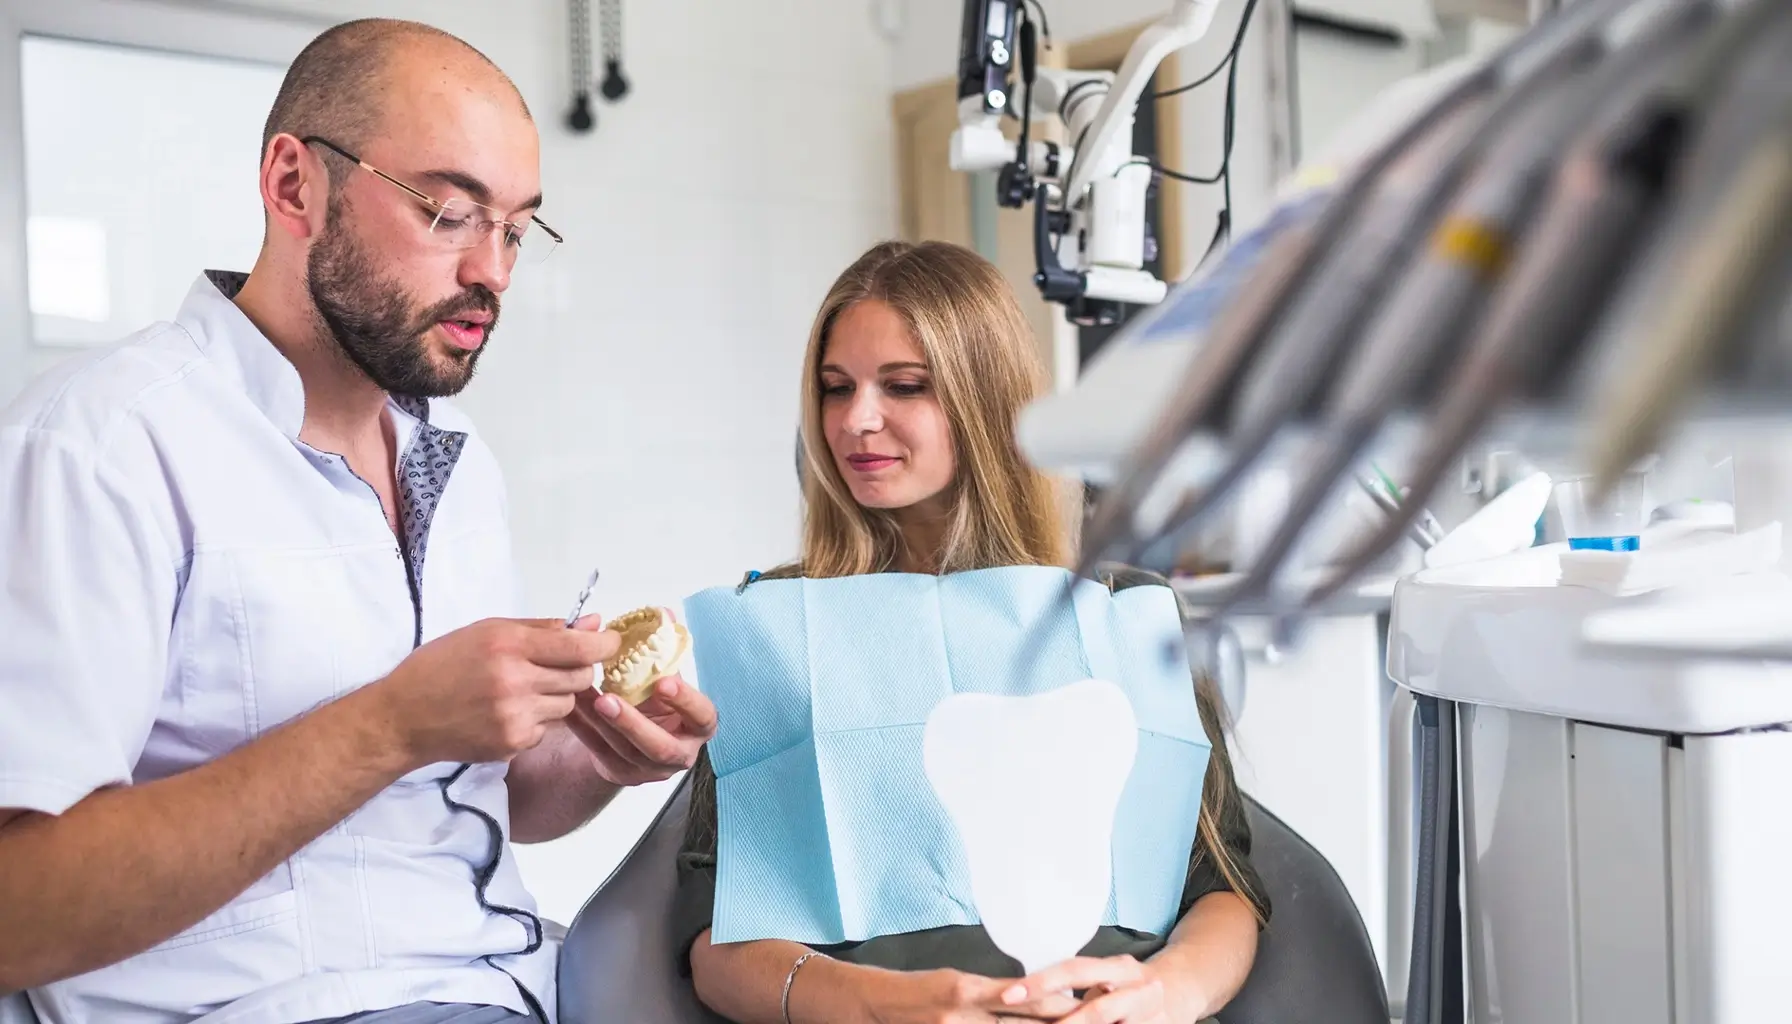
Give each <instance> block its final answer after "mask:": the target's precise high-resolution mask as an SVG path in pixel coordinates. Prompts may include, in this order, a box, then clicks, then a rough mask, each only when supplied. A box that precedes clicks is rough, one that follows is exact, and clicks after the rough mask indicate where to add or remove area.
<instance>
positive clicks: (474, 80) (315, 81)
mask: <svg viewBox="0 0 1792 1024" xmlns="http://www.w3.org/2000/svg"><path fill="white" fill-rule="evenodd" d="M424 69H429V70H433V71H436V72H440V71H450V72H453V73H455V74H457V75H460V76H464V77H465V80H466V82H467V84H468V85H470V86H472V87H475V88H480V89H484V90H489V91H492V92H496V93H500V94H502V95H503V96H504V97H505V98H506V99H508V100H513V101H514V102H515V103H516V106H517V108H518V109H520V110H521V111H522V113H523V116H524V117H528V113H529V108H528V106H527V105H526V104H525V103H524V102H523V97H522V94H521V93H520V92H518V91H517V88H516V85H515V84H514V83H512V82H511V81H510V79H509V78H508V77H507V76H506V75H505V74H504V72H502V71H500V70H499V69H498V66H497V65H496V64H493V63H492V62H491V60H490V59H489V58H487V57H486V56H485V54H483V53H480V52H479V51H478V50H475V49H474V48H473V47H471V46H468V45H467V44H466V43H465V42H463V41H461V40H460V39H459V38H457V37H455V36H452V35H450V34H448V33H447V32H443V31H442V30H441V29H438V28H434V27H431V26H429V25H424V24H421V23H419V22H414V21H398V20H393V19H387V18H366V19H363V20H360V21H350V22H345V23H343V24H341V25H337V26H336V27H335V28H332V29H330V30H328V31H326V32H324V33H323V34H322V35H320V36H318V37H317V38H316V39H313V40H312V41H311V43H310V44H309V45H307V46H306V47H305V49H304V50H303V51H302V52H300V54H299V56H298V58H297V59H295V60H294V61H293V62H292V67H290V68H288V69H287V72H286V79H285V80H284V81H283V82H281V84H280V93H279V95H277V96H276V97H275V98H274V107H273V109H272V110H271V111H269V113H268V120H267V125H266V126H265V127H264V128H263V129H262V133H261V148H262V152H263V153H265V152H267V147H268V143H269V141H271V140H272V139H273V138H274V136H276V135H279V134H281V133H283V132H284V133H287V134H291V135H296V136H299V137H300V138H303V137H305V136H307V135H321V136H323V137H324V138H327V139H329V140H330V141H332V142H335V143H337V144H338V145H341V146H345V147H348V148H349V149H351V150H356V149H358V148H359V147H362V146H364V145H365V144H366V140H367V139H369V138H370V137H372V136H373V135H375V134H376V133H378V132H379V131H380V128H381V124H382V122H383V120H384V118H385V116H386V115H387V114H388V113H390V112H391V110H392V108H393V106H394V105H395V102H397V103H402V102H403V100H404V99H406V97H404V96H403V95H402V94H403V93H404V91H405V86H406V85H408V84H409V80H412V79H414V78H415V77H416V75H417V73H418V72H421V71H423V70H424Z"/></svg>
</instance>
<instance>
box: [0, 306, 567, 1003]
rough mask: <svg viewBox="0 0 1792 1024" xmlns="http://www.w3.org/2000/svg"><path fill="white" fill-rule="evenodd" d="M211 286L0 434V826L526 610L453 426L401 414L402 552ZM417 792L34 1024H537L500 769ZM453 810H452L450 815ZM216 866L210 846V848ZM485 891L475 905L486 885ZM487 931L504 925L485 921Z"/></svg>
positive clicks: (141, 777) (68, 995)
mask: <svg viewBox="0 0 1792 1024" xmlns="http://www.w3.org/2000/svg"><path fill="white" fill-rule="evenodd" d="M243 280H244V278H243V277H242V275H234V274H220V273H215V272H214V273H209V274H207V275H205V276H204V277H202V278H201V279H200V280H199V281H198V282H197V283H196V284H195V285H194V287H193V289H192V291H191V293H190V294H189V295H188V297H187V299H186V302H185V303H184V304H183V305H182V307H181V310H180V314H179V316H178V317H177V318H176V319H175V321H174V322H173V323H162V324H157V325H155V326H153V327H150V328H149V329H147V330H145V331H142V332H141V333H139V334H137V335H135V336H133V337H131V338H129V339H127V340H126V341H124V342H122V343H120V344H119V345H117V346H114V347H111V348H109V349H106V350H104V351H101V352H98V353H95V354H93V355H91V356H89V357H85V358H78V359H76V360H73V361H71V362H70V363H68V364H66V365H64V366H62V367H60V368H58V369H57V370H54V371H52V372H51V373H50V374H48V375H47V376H46V377H44V378H42V379H40V380H38V381H36V382H34V383H33V385H32V386H31V387H30V388H29V389H28V390H27V391H26V393H25V394H24V395H23V396H21V397H20V398H19V399H18V401H16V402H15V403H14V404H13V405H12V406H11V407H10V408H8V409H7V410H5V411H4V413H0V636H3V637H4V642H3V643H0V808H3V807H10V808H24V809H28V810H33V811H40V812H43V813H47V814H59V813H61V812H63V811H65V810H67V809H68V808H69V807H70V806H71V805H73V804H74V803H76V802H77V801H79V800H81V799H82V798H83V797H85V796H87V795H88V794H89V793H92V792H93V791H94V790H96V789H98V788H100V787H104V786H113V785H128V784H134V783H147V782H151V781H153V780H156V779H161V778H165V777H167V776H170V775H173V774H175V773H177V772H181V771H184V770H186V769H189V768H192V767H194V766H196V765H199V764H201V763H203V762H205V761H208V760H210V759H212V758H216V757H218V756H220V755H223V754H225V753H228V752H229V751H230V750H232V749H233V748H235V747H237V746H239V745H241V744H243V743H247V742H250V741H253V740H254V739H256V738H257V737H259V736H261V735H262V734H264V733H266V732H267V731H268V730H270V729H273V728H275V727H276V726H278V725H280V724H281V723H282V722H286V721H288V720H290V719H292V718H294V717H295V716H298V715H302V714H304V713H305V712H307V711H309V710H311V709H313V708H316V707H317V706H319V705H321V704H324V703H326V702H328V701H331V700H334V699H336V698H338V697H341V696H343V695H344V694H346V693H349V692H351V691H353V690H354V689H356V688H357V687H360V686H363V685H365V684H367V683H369V682H372V681H374V680H376V679H378V678H380V677H381V676H382V675H384V674H386V673H387V672H389V671H390V670H391V669H392V668H393V667H394V666H396V665H397V664H398V663H399V661H400V660H402V659H403V658H404V657H405V656H406V655H408V654H409V653H410V652H411V650H412V649H413V647H414V646H415V645H416V644H418V643H421V642H424V641H427V640H429V639H430V638H433V637H436V636H439V635H440V634H442V633H446V632H448V631H450V630H453V629H455V628H457V627H460V626H464V625H466V624H468V623H470V622H473V621H475V620H477V619H481V618H485V617H487V616H492V615H514V614H516V613H517V604H518V601H517V590H518V588H517V586H516V578H515V573H514V568H513V563H512V559H511V553H510V547H509V537H508V526H507V521H506V509H505V499H504V492H503V482H502V480H501V478H500V475H499V472H498V466H497V463H496V461H495V460H494V459H493V457H492V454H491V452H490V451H489V450H488V449H487V448H486V447H485V446H484V445H483V444H481V443H480V442H479V441H478V439H477V438H475V437H474V435H473V433H472V431H471V429H470V427H469V425H468V424H467V423H466V422H465V421H464V420H463V419H462V418H461V417H460V416H459V415H458V414H456V413H455V411H454V410H453V409H452V408H450V407H449V406H447V405H446V404H445V403H442V402H439V401H435V402H421V401H395V402H393V403H391V405H390V407H389V410H388V411H389V414H390V416H391V417H392V419H393V422H394V424H395V425H396V427H397V433H398V438H399V451H400V453H401V454H400V456H399V467H398V468H399V481H400V499H401V500H400V505H401V509H400V511H401V512H402V515H403V526H404V530H403V533H404V540H403V541H402V542H401V541H399V540H398V539H397V538H396V537H395V536H394V534H393V532H392V530H391V529H390V528H389V527H388V525H387V523H386V519H385V517H384V515H383V514H382V512H381V508H380V504H379V500H378V498H377V497H376V496H375V494H374V492H373V489H372V488H371V487H369V486H368V485H367V484H366V483H365V482H364V481H362V480H361V479H360V478H359V477H357V476H356V475H355V474H354V473H352V472H351V471H350V470H349V468H348V465H347V463H346V462H345V461H344V460H343V459H342V458H340V457H339V456H336V455H333V454H330V453H328V452H323V451H318V450H315V449H312V448H311V447H309V446H307V445H306V444H304V443H303V442H301V441H300V440H299V439H298V435H299V426H300V423H301V422H302V420H303V419H304V392H303V389H302V388H301V385H300V381H299V376H298V373H297V372H296V371H295V370H294V369H293V366H292V364H291V363H289V362H288V361H287V360H286V359H285V358H284V357H283V356H282V355H281V354H280V352H279V351H278V350H277V349H275V348H274V346H273V345H272V344H271V343H270V342H269V341H268V340H267V338H266V337H265V336H263V335H262V334H261V332H260V331H258V330H257V329H256V328H255V326H254V325H253V324H251V323H250V322H249V320H248V318H246V317H245V316H244V315H243V314H242V312H241V311H240V310H239V309H238V308H237V307H236V305H235V304H234V303H233V302H232V301H231V296H233V295H234V294H235V292H236V290H237V289H239V288H240V287H241V286H242V281H243ZM461 767H462V766H460V765H455V764H437V765H432V766H430V767H427V768H424V769H422V770H419V771H416V772H413V773H412V774H410V775H408V776H406V777H405V778H403V779H401V780H399V781H398V782H397V783H396V784H395V785H393V786H391V787H390V788H389V789H387V790H386V791H384V792H383V793H381V794H380V795H379V796H377V797H376V798H374V799H373V800H372V801H371V802H370V803H368V804H367V805H366V806H365V807H363V808H361V809H360V810H359V811H357V812H355V813H354V814H352V815H350V816H349V818H348V819H347V820H345V821H343V822H341V823H340V824H338V825H337V826H336V827H334V828H332V829H330V830H329V831H328V832H326V833H324V835H322V836H321V837H319V838H318V839H317V840H316V841H315V842H313V843H311V844H310V845H308V846H306V847H305V848H304V849H303V850H301V851H300V852H299V853H298V854H297V855H296V856H294V857H293V858H292V859H290V860H288V861H286V862H285V863H283V864H281V865H280V866H279V867H277V868H275V869H274V871H273V872H272V873H271V874H269V875H268V876H267V877H265V878H262V879H260V880H259V881H257V882H255V883H254V884H253V885H251V886H250V887H249V889H248V890H247V891H246V892H244V893H242V894H241V895H240V896H238V897H237V898H236V899H235V900H233V901H231V903H230V904H229V905H228V906H226V907H224V908H223V909H222V910H219V911H218V912H217V913H215V914H212V915H211V916H209V917H207V918H206V919H205V920H203V921H201V922H199V923H198V924H197V925H195V926H193V927H192V928H189V929H187V930H186V931H184V932H182V933H181V934H179V935H176V936H174V937H173V938H170V939H168V940H167V941H165V942H163V943H161V944H160V945H158V946H156V947H155V948H153V949H151V950H149V951H147V952H145V953H142V954H140V955H138V956H135V957H132V958H130V959H129V960H126V961H124V962H122V963H119V964H116V965H113V966H111V967H106V968H103V969H101V970H98V971H94V972H93V973H90V974H87V975H84V976H81V977H77V978H72V979H69V980H66V981H61V982H57V983H55V984H52V985H48V986H45V987H44V988H42V989H39V990H37V991H34V992H32V993H31V996H32V999H33V1001H34V1003H35V1005H36V1006H37V1008H38V1012H39V1013H40V1014H41V1015H42V1016H43V1017H44V1018H45V1019H46V1022H47V1024H64V1022H74V1021H101V1020H103V1021H108V1022H114V1024H138V1022H142V1024H150V1022H157V1024H161V1022H170V1021H190V1020H194V1019H196V1018H202V1019H203V1020H204V1021H205V1022H207V1024H224V1022H291V1021H305V1020H312V1019H316V1018H321V1017H332V1016H342V1015H347V1014H352V1013H356V1012H359V1011H363V1010H370V1009H379V1008H385V1007H390V1006H395V1005H400V1004H403V1003H407V1002H413V1001H421V1000H428V1001H439V1002H466V1003H480V1004H487V1005H502V1006H508V1007H510V1008H512V1009H516V1010H519V1011H522V1010H525V1008H526V1005H527V1004H526V1000H525V999H524V997H523V995H522V993H521V992H520V991H519V988H518V986H519V984H520V985H522V986H526V987H527V989H528V990H529V992H530V993H531V994H532V995H533V996H534V998H535V999H536V1000H538V1001H539V1002H540V1004H541V1005H542V1007H543V1008H544V1009H545V1010H546V1012H547V1013H549V1014H552V1013H553V1012H554V958H555V952H556V950H555V947H554V945H553V944H552V943H551V942H548V943H544V944H540V948H539V949H537V950H536V951H535V952H533V953H530V954H521V955H519V953H520V951H523V950H525V949H527V948H528V947H529V946H531V945H532V944H535V943H538V942H539V939H538V935H539V922H538V921H536V919H535V918H534V916H533V912H534V909H535V905H534V903H533V902H532V900H531V899H530V897H529V894H528V893H527V892H526V891H525V890H524V888H523V886H522V883H521V880H520V878H519V876H518V873H517V869H516V861H515V858H514V856H513V855H512V854H511V852H510V851H509V850H508V848H507V844H506V839H507V837H508V834H509V801H508V791H507V789H506V786H505V766H504V765H501V764H489V765H474V766H472V767H471V768H469V769H466V770H465V771H464V772H463V773H462V774H460V775H459V776H458V777H457V776H456V774H455V773H456V771H457V769H460V768H461ZM457 805H458V806H457ZM206 838H207V839H208V840H209V841H216V839H217V837H206ZM486 874H490V880H489V882H488V883H487V884H486V885H485V886H484V888H483V889H481V888H480V886H479V882H480V880H481V878H482V876H484V875H486ZM494 908H495V909H494Z"/></svg>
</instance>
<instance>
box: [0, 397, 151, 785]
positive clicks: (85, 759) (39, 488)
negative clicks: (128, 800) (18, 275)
mask: <svg viewBox="0 0 1792 1024" xmlns="http://www.w3.org/2000/svg"><path fill="white" fill-rule="evenodd" d="M132 490H133V489H132V487H130V486H128V485H127V484H126V483H125V481H124V479H123V478H122V476H121V475H120V474H119V473H117V472H116V471H115V470H112V469H109V468H108V467H107V466H105V465H103V464H101V463H100V462H98V461H96V458H95V456H94V454H93V453H92V451H91V450H90V449H89V448H88V447H87V446H86V445H84V444H82V443H80V442H78V441H76V440H73V439H71V438H69V437H66V436H62V435H59V434H57V433H55V432H52V431H48V430H43V429H35V428H30V427H22V426H10V427H7V428H4V429H0V637H4V642H0V808H9V809H15V810H31V811H41V812H43V813H47V814H60V813H62V812H63V811H65V810H67V809H68V808H69V807H70V806H72V805H74V804H75V803H77V802H79V801H80V800H81V799H82V798H84V797H86V796H87V795H88V794H89V793H92V792H93V791H94V790H96V789H99V788H102V787H105V786H108V785H113V784H120V783H129V782H130V781H131V776H132V771H133V769H134V767H135V765H136V763H137V760H138V758H139V756H140V755H141V753H142V751H143V747H144V744H145V742H146V740H147V738H148V735H149V730H150V728H151V726H152V725H153V723H154V721H155V715H156V709H157V707H158V705H159V703H160V700H161V695H162V690H163V686H164V683H165V680H166V678H167V675H168V668H167V654H168V644H169V631H170V629H171V624H172V621H173V616H174V603H175V600H176V594H177V591H178V571H179V569H180V566H179V564H178V557H179V556H178V554H177V553H176V552H175V551H173V550H171V549H172V548H174V545H173V544H172V542H171V541H170V540H169V539H168V537H167V535H166V531H165V530H164V529H162V528H161V527H160V526H159V525H157V521H158V519H159V517H158V516H156V515H154V514H153V513H152V512H151V511H150V510H149V509H148V508H146V507H145V502H143V501H142V500H141V498H140V496H138V495H134V494H133V493H132ZM150 504H153V503H150Z"/></svg>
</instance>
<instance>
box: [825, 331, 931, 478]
mask: <svg viewBox="0 0 1792 1024" xmlns="http://www.w3.org/2000/svg"><path fill="white" fill-rule="evenodd" d="M821 426H822V431H823V433H825V434H826V436H827V442H828V448H829V450H830V451H832V452H833V455H834V465H835V466H837V467H838V468H839V470H840V476H841V477H842V478H843V479H845V481H846V485H847V486H848V487H849V488H851V489H852V496H853V500H855V501H857V502H858V503H859V504H860V505H863V506H865V507H867V508H881V509H890V510H896V509H909V508H914V507H916V506H920V505H924V504H929V503H933V504H937V501H936V499H938V498H940V497H941V496H942V495H943V494H944V493H945V491H946V489H947V487H948V486H950V485H951V483H952V475H953V473H954V472H956V470H957V465H956V460H955V459H954V457H953V454H952V432H951V429H950V428H949V427H948V425H947V423H946V413H945V410H944V409H942V408H940V402H939V396H938V395H937V394H936V393H935V391H934V387H933V374H932V373H931V371H929V370H928V368H927V362H926V360H925V359H924V358H923V357H922V354H921V347H920V346H919V345H917V344H916V343H915V340H914V339H913V338H911V337H910V336H909V331H908V325H907V324H905V323H903V321H902V318H901V317H899V316H897V315H896V312H895V310H892V309H891V308H890V307H889V306H887V305H885V304H884V303H882V302H879V301H878V300H876V299H866V300H864V301H862V302H857V303H854V304H853V305H851V306H848V307H847V308H846V309H845V310H844V311H842V312H841V313H840V315H839V316H838V317H837V318H836V319H835V321H834V326H833V330H832V331H831V332H829V335H828V340H827V348H826V349H824V350H823V352H822V367H821Z"/></svg>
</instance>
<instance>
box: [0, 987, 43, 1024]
mask: <svg viewBox="0 0 1792 1024" xmlns="http://www.w3.org/2000/svg"><path fill="white" fill-rule="evenodd" d="M0 1024H37V1011H36V1010H33V1009H32V1008H31V1000H29V999H27V998H25V993H23V992H18V993H15V994H13V995H10V996H7V995H0Z"/></svg>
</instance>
